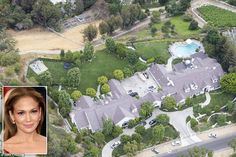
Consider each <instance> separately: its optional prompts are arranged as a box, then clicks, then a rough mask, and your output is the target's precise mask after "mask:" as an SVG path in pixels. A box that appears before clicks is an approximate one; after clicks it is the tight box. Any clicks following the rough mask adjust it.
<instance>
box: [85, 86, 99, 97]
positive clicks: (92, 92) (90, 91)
mask: <svg viewBox="0 0 236 157" xmlns="http://www.w3.org/2000/svg"><path fill="white" fill-rule="evenodd" d="M96 93H97V92H96V90H95V89H93V88H87V89H86V95H88V96H91V97H96Z"/></svg>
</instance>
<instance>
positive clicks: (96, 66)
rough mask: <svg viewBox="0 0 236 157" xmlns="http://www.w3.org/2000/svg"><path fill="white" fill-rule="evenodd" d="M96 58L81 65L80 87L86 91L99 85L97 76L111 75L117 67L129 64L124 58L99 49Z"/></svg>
mask: <svg viewBox="0 0 236 157" xmlns="http://www.w3.org/2000/svg"><path fill="white" fill-rule="evenodd" d="M95 56H96V58H95V59H94V60H93V61H92V62H91V63H86V64H83V65H82V66H81V67H80V70H81V81H80V86H79V89H80V90H81V91H82V92H84V91H85V90H86V88H88V87H93V88H96V87H97V78H98V77H99V76H101V75H106V76H108V77H109V76H111V75H112V72H113V71H114V70H115V69H123V68H124V67H127V66H128V63H127V62H126V61H124V60H120V59H118V58H116V57H114V56H113V55H111V54H108V53H105V52H104V51H98V52H96V54H95Z"/></svg>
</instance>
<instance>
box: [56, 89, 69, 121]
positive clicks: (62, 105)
mask: <svg viewBox="0 0 236 157" xmlns="http://www.w3.org/2000/svg"><path fill="white" fill-rule="evenodd" d="M58 105H59V111H60V113H61V114H62V116H63V117H66V116H67V115H68V114H69V112H70V111H71V107H72V106H71V102H70V94H68V93H67V92H66V91H65V90H61V91H60V93H59V98H58Z"/></svg>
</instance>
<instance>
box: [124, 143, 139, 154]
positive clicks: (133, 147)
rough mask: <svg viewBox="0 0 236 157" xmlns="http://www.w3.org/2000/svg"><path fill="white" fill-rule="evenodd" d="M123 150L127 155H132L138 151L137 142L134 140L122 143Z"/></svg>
mask: <svg viewBox="0 0 236 157" xmlns="http://www.w3.org/2000/svg"><path fill="white" fill-rule="evenodd" d="M123 150H124V152H125V153H126V154H127V155H128V156H133V155H135V154H136V152H137V151H138V144H137V142H136V141H132V142H128V143H127V144H124V147H123Z"/></svg>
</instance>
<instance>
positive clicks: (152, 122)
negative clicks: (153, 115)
mask: <svg viewBox="0 0 236 157" xmlns="http://www.w3.org/2000/svg"><path fill="white" fill-rule="evenodd" d="M149 124H150V125H151V126H154V125H156V124H157V120H156V119H153V120H151V121H150V122H149Z"/></svg>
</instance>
